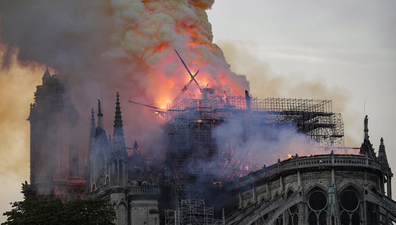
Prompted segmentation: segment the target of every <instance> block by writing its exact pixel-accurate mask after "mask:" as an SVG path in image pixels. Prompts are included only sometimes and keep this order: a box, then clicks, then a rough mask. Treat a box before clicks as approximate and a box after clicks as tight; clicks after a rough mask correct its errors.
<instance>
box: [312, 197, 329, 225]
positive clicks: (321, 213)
mask: <svg viewBox="0 0 396 225" xmlns="http://www.w3.org/2000/svg"><path fill="white" fill-rule="evenodd" d="M308 208H309V214H308V223H309V225H327V221H326V217H327V211H326V208H327V197H326V194H325V192H324V191H322V190H320V189H317V190H314V191H313V192H311V193H310V194H309V195H308Z"/></svg>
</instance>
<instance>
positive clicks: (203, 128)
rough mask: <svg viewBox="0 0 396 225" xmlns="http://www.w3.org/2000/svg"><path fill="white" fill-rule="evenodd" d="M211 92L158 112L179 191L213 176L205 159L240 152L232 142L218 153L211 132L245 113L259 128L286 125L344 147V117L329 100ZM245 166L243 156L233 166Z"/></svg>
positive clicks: (317, 140) (314, 139)
mask: <svg viewBox="0 0 396 225" xmlns="http://www.w3.org/2000/svg"><path fill="white" fill-rule="evenodd" d="M213 93H214V92H213V90H212V89H209V88H204V89H203V96H204V97H203V98H202V99H192V98H185V99H183V100H179V101H176V102H174V103H173V104H172V105H170V106H169V107H168V109H167V110H166V113H159V114H158V115H159V119H161V122H162V124H163V127H164V129H165V132H166V133H167V135H168V137H169V144H168V153H167V154H168V158H169V159H170V160H171V161H172V164H173V169H174V176H175V181H176V183H177V188H178V191H177V192H179V193H183V192H185V190H183V186H184V185H186V186H188V184H189V182H188V180H191V177H194V176H195V175H199V176H201V177H202V175H205V176H207V177H210V176H211V171H212V170H211V168H206V167H207V166H208V165H210V164H207V163H202V162H205V161H210V158H211V156H212V155H214V154H221V156H222V157H223V158H224V161H227V157H231V154H234V156H235V154H238V153H235V152H233V150H232V149H231V148H232V147H231V146H228V148H229V150H226V151H223V152H221V153H219V151H220V150H219V149H218V147H219V146H217V145H216V141H215V139H214V138H213V136H212V131H213V129H214V128H216V127H218V126H219V125H221V124H223V123H224V122H226V121H227V120H229V119H230V118H232V117H235V116H240V117H242V118H243V119H244V121H245V123H251V124H253V126H258V127H260V129H261V130H271V129H274V128H277V127H279V125H281V124H288V125H290V126H288V127H291V129H295V130H297V131H298V132H300V133H303V134H305V135H306V136H308V137H309V138H310V140H311V142H312V143H313V144H314V145H315V146H316V147H319V148H322V147H324V148H327V147H343V146H344V140H343V137H344V125H343V121H342V117H341V114H339V113H333V112H332V101H331V100H313V99H292V98H266V99H257V98H252V97H250V96H249V95H248V94H247V95H246V97H237V96H229V97H227V98H222V97H220V96H219V95H215V94H213ZM238 157H239V158H244V157H245V156H243V155H241V156H238ZM234 158H235V157H234ZM191 159H193V161H191ZM196 161H197V162H199V163H195V162H196ZM244 163H245V164H246V161H245V162H244ZM245 164H242V160H241V164H240V165H237V166H235V165H233V166H234V168H245V167H246V166H249V165H247V164H246V165H245ZM232 169H233V168H230V171H229V172H230V173H233V171H231V170H232ZM246 170H247V169H246ZM249 170H250V167H249ZM179 196H180V197H181V196H182V195H179Z"/></svg>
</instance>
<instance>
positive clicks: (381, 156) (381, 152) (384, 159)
mask: <svg viewBox="0 0 396 225" xmlns="http://www.w3.org/2000/svg"><path fill="white" fill-rule="evenodd" d="M378 161H379V162H380V163H381V165H382V166H383V167H389V164H388V158H387V157H386V151H385V145H384V139H383V138H382V137H381V140H380V146H379V149H378Z"/></svg>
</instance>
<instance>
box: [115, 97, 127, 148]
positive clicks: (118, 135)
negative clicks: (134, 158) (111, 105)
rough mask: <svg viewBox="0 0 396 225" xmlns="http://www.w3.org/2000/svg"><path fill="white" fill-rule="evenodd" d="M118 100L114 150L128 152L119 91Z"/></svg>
mask: <svg viewBox="0 0 396 225" xmlns="http://www.w3.org/2000/svg"><path fill="white" fill-rule="evenodd" d="M116 96H117V102H116V107H115V109H116V111H115V120H114V131H113V151H114V152H121V153H123V154H125V155H126V154H127V152H126V147H125V137H124V127H123V125H122V120H121V118H122V116H121V107H120V95H119V94H118V91H117V95H116Z"/></svg>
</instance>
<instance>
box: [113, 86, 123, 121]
mask: <svg viewBox="0 0 396 225" xmlns="http://www.w3.org/2000/svg"><path fill="white" fill-rule="evenodd" d="M121 118H122V116H121V107H120V95H119V94H118V91H117V102H116V112H115V120H114V128H116V127H122V120H121Z"/></svg>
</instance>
